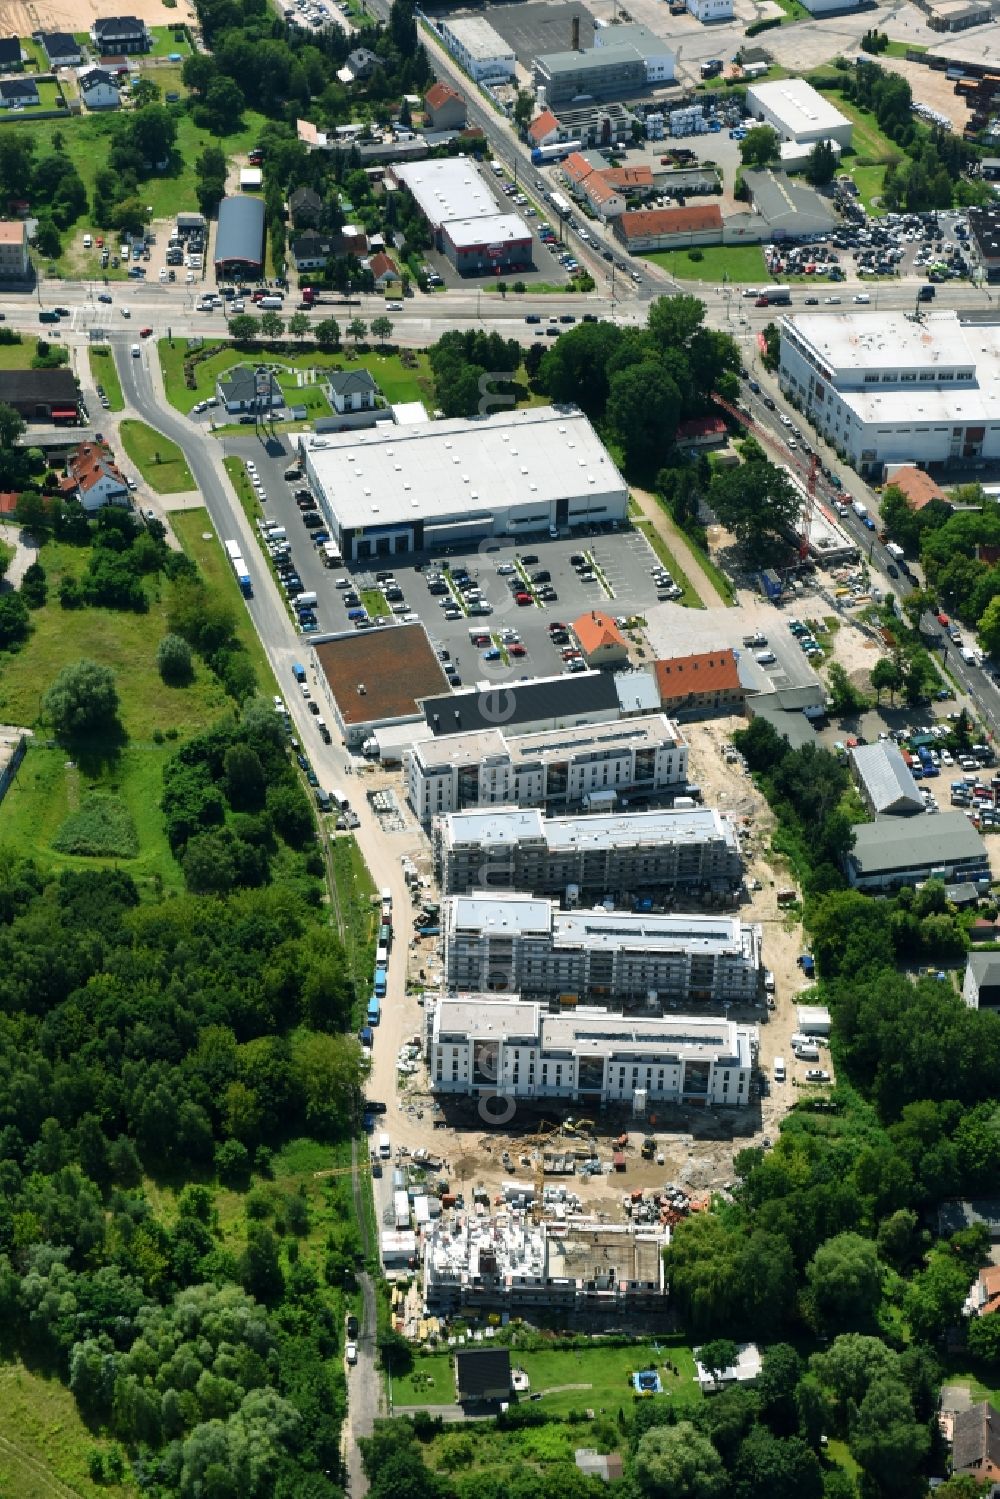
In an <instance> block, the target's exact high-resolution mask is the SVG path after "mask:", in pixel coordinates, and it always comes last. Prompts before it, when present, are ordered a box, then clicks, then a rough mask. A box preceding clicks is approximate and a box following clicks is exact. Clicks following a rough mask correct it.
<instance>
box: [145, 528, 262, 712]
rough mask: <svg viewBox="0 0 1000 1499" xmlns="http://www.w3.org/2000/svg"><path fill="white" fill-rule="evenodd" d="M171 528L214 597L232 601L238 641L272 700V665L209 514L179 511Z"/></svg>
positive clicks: (258, 680)
mask: <svg viewBox="0 0 1000 1499" xmlns="http://www.w3.org/2000/svg"><path fill="white" fill-rule="evenodd" d="M170 525H171V527H172V529H173V531H174V534H175V535H176V536H177V538H178V540H179V541H180V543H181V545H182V546H183V548H184V550H185V551H186V552H187V554H188V556H189V557H193V558H194V560H195V562H197V564H198V567H199V570H200V572H201V575H202V577H203V578H204V579H205V582H206V583H207V584H208V586H209V587H210V588H211V589H212V591H213V593H224V594H225V595H226V597H227V598H228V600H229V602H230V604H231V605H232V607H233V610H234V613H235V615H236V634H237V637H238V638H239V640H240V643H241V644H242V646H243V648H244V650H245V651H246V652H247V654H248V656H249V657H250V660H251V661H252V662H253V667H254V671H255V672H256V673H257V682H258V684H259V686H260V690H261V692H262V693H263V694H264V696H265V697H270V696H271V694H272V693H273V692H274V691H275V690H276V689H275V682H274V674H273V672H272V671H271V663H270V661H268V659H267V656H266V655H265V653H264V647H263V646H262V645H261V643H260V637H259V636H258V634H257V631H256V630H255V629H254V627H253V624H252V623H251V620H250V616H249V614H248V613H247V611H246V605H245V603H244V601H243V595H242V594H241V593H240V590H239V584H238V583H237V582H236V579H235V578H234V577H233V572H232V568H231V567H230V566H229V561H228V559H227V557H226V554H225V553H224V552H223V550H222V544H221V542H220V541H219V539H218V537H217V536H216V534H215V531H214V530H213V528H212V522H211V521H210V520H209V518H208V512H207V510H181V511H177V512H175V513H174V514H173V515H172V516H171V517H170Z"/></svg>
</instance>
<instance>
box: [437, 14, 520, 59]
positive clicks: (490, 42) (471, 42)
mask: <svg viewBox="0 0 1000 1499" xmlns="http://www.w3.org/2000/svg"><path fill="white" fill-rule="evenodd" d="M444 25H445V29H446V30H447V31H450V32H451V34H452V36H453V37H454V38H455V40H456V41H457V42H459V43H460V44H461V45H462V46H463V47H464V48H465V50H466V52H468V54H469V56H470V57H471V58H474V59H475V61H476V62H489V61H490V60H491V59H492V58H494V57H513V56H514V49H513V47H512V46H511V45H510V43H509V42H508V41H505V40H504V38H503V37H502V36H501V35H500V33H499V32H498V31H495V30H494V28H493V27H492V26H491V25H490V23H489V21H487V20H486V19H485V17H483V16H458V17H456V18H455V20H451V19H450V18H449V19H448V20H447V21H445V23H444Z"/></svg>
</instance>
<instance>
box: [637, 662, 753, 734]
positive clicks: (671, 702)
mask: <svg viewBox="0 0 1000 1499" xmlns="http://www.w3.org/2000/svg"><path fill="white" fill-rule="evenodd" d="M653 671H654V673H655V676H656V685H657V688H658V689H659V693H660V706H661V707H662V708H663V711H664V712H665V713H668V714H669V715H670V717H671V718H682V717H683V718H701V717H709V716H710V715H712V714H713V713H725V714H729V713H742V712H744V710H745V708H746V688H745V687H744V686H743V684H742V682H741V681H740V673H739V666H738V664H737V661H736V653H735V651H732V650H728V649H727V650H719V651H705V652H701V653H700V654H697V655H693V656H674V657H673V658H672V659H671V660H669V661H654V663H653Z"/></svg>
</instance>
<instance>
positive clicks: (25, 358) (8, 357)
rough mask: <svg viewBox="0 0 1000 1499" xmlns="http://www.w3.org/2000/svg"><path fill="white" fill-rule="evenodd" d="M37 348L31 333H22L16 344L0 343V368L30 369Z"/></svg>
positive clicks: (35, 339)
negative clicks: (19, 340)
mask: <svg viewBox="0 0 1000 1499" xmlns="http://www.w3.org/2000/svg"><path fill="white" fill-rule="evenodd" d="M37 349H38V339H37V338H36V337H35V335H34V334H33V333H22V334H21V342H20V343H17V344H0V370H30V368H31V361H32V360H33V359H34V357H35V353H36V351H37Z"/></svg>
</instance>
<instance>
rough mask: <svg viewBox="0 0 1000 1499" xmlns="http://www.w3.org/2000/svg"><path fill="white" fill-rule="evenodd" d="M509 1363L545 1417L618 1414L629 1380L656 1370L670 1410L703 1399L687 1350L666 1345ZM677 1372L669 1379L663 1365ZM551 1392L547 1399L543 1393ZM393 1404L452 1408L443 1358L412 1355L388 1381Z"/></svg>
mask: <svg viewBox="0 0 1000 1499" xmlns="http://www.w3.org/2000/svg"><path fill="white" fill-rule="evenodd" d="M510 1356H511V1363H512V1365H513V1366H514V1368H521V1369H523V1370H524V1371H525V1373H526V1374H527V1376H528V1378H529V1380H530V1381H531V1393H532V1395H538V1394H540V1395H541V1396H542V1398H541V1400H540V1401H539V1402H538V1406H539V1408H540V1409H541V1410H542V1411H543V1412H545V1413H546V1414H549V1415H558V1416H564V1415H566V1414H567V1413H568V1412H569V1411H572V1410H577V1411H579V1410H584V1409H594V1410H597V1411H599V1410H600V1409H601V1407H604V1408H605V1409H606V1410H609V1411H612V1412H617V1410H618V1407H619V1406H620V1405H626V1406H627V1405H628V1403H629V1401H630V1400H631V1399H632V1398H633V1391H632V1386H631V1384H630V1383H629V1380H628V1376H629V1374H630V1373H631V1372H633V1371H636V1370H639V1369H646V1368H649V1367H650V1366H651V1365H653V1364H655V1365H656V1367H657V1370H658V1372H659V1374H660V1378H661V1380H662V1381H663V1386H664V1396H663V1397H656V1396H653V1397H650V1398H653V1399H656V1398H667V1399H670V1400H672V1401H673V1402H674V1403H675V1404H678V1403H679V1404H683V1405H691V1404H696V1403H697V1402H699V1401H700V1400H701V1399H702V1395H701V1391H700V1389H699V1388H698V1386H697V1384H695V1382H694V1373H695V1370H694V1357H693V1355H692V1353H691V1350H690V1349H689V1348H686V1347H684V1346H681V1345H673V1344H671V1343H663V1344H660V1345H659V1347H658V1348H657V1345H655V1344H653V1343H631V1344H629V1345H627V1346H626V1347H624V1348H605V1347H602V1346H601V1344H600V1343H596V1342H595V1344H594V1345H593V1347H590V1348H582V1349H560V1348H553V1349H551V1350H548V1349H546V1350H543V1351H541V1352H537V1353H522V1352H521V1350H520V1349H518V1348H517V1347H513V1348H512V1349H511V1355H510ZM668 1364H672V1365H674V1367H675V1368H676V1369H677V1370H678V1373H677V1374H673V1373H671V1372H670V1370H669V1369H668V1367H667V1365H668ZM549 1390H551V1391H553V1393H552V1394H547V1393H546V1391H549ZM392 1400H393V1405H394V1406H400V1405H426V1406H432V1407H433V1406H435V1405H453V1404H454V1403H455V1376H454V1372H453V1370H452V1364H451V1357H450V1355H449V1354H447V1353H426V1354H417V1355H416V1356H415V1358H414V1361H413V1369H412V1370H411V1372H410V1373H409V1374H408V1375H407V1376H406V1377H405V1378H403V1379H393V1381H392Z"/></svg>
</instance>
